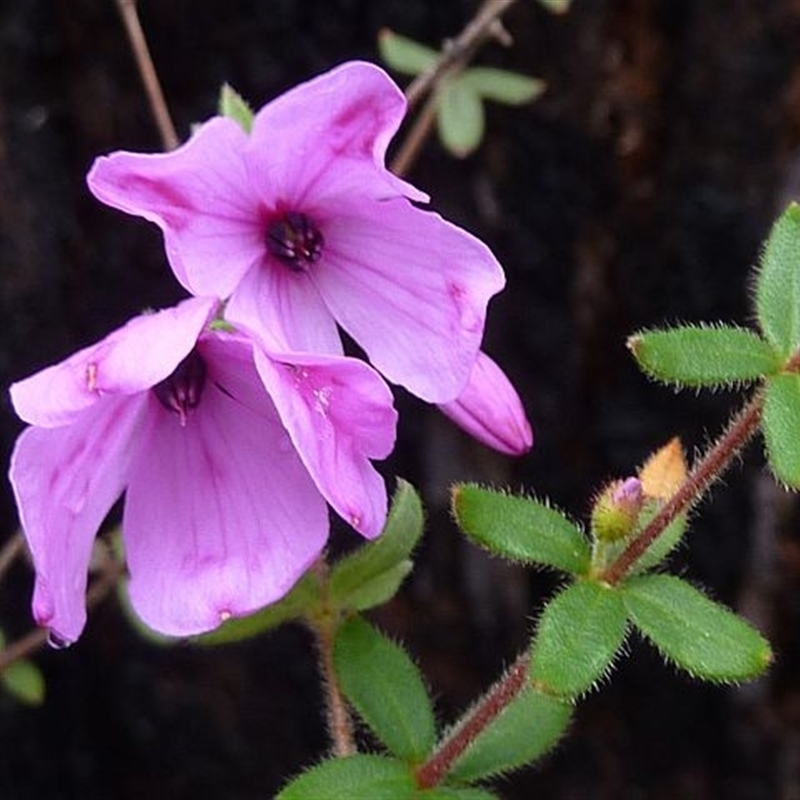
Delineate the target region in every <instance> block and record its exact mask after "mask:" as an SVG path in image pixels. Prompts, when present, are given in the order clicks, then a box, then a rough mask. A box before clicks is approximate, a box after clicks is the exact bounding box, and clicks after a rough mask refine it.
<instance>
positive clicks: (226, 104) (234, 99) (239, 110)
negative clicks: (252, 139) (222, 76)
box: [217, 83, 253, 133]
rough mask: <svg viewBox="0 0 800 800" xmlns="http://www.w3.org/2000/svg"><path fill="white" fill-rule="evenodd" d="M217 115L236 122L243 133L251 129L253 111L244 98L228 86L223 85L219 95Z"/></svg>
mask: <svg viewBox="0 0 800 800" xmlns="http://www.w3.org/2000/svg"><path fill="white" fill-rule="evenodd" d="M217 106H218V109H219V113H220V114H221V115H222V116H223V117H228V119H232V120H234V121H235V122H238V123H239V124H240V125H241V126H242V128H243V129H244V132H245V133H250V131H251V130H252V129H253V109H252V108H250V106H249V105H248V103H247V102H246V101H245V100H244V98H243V97H242V96H241V95H240V94H239V93H238V92H237V91H236V90H235V89H234V88H233V87H232V86H230V85H229V84H227V83H224V84H223V85H222V89H221V90H220V93H219V102H218V104H217Z"/></svg>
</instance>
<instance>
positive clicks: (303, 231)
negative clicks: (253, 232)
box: [267, 211, 325, 272]
mask: <svg viewBox="0 0 800 800" xmlns="http://www.w3.org/2000/svg"><path fill="white" fill-rule="evenodd" d="M324 241H325V240H324V239H323V238H322V234H321V233H320V230H319V228H317V226H316V225H315V224H314V223H313V222H312V221H311V220H310V219H309V218H308V217H307V216H306V215H305V214H301V213H299V212H297V211H289V212H287V213H286V214H284V215H283V216H282V217H279V218H278V219H275V220H273V221H272V222H270V223H269V225H268V226H267V250H268V251H269V252H270V254H271V255H273V256H275V258H277V259H278V260H280V261H282V262H283V263H284V264H286V266H287V267H289V269H293V270H296V271H298V272H299V271H303V270H305V269H306V267H307V266H308V265H309V264H313V263H314V262H315V261H316V260H317V259H318V258H319V257H320V256H321V255H322V245H323V244H324Z"/></svg>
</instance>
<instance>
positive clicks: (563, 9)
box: [539, 0, 572, 14]
mask: <svg viewBox="0 0 800 800" xmlns="http://www.w3.org/2000/svg"><path fill="white" fill-rule="evenodd" d="M571 2H572V0H539V3H541V5H543V6H544V7H545V8H546V9H547V10H548V11H549V12H550V13H551V14H566V13H567V11H569V7H570V3H571Z"/></svg>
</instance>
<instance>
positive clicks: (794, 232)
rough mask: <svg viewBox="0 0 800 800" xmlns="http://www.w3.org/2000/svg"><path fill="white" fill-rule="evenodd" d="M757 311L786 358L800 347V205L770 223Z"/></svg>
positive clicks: (762, 265)
mask: <svg viewBox="0 0 800 800" xmlns="http://www.w3.org/2000/svg"><path fill="white" fill-rule="evenodd" d="M756 313H757V315H758V322H759V324H760V325H761V330H762V331H764V335H765V336H766V337H767V339H768V340H769V341H770V342H771V343H772V344H773V345H774V346H775V348H776V349H777V350H778V351H779V352H780V353H781V355H782V356H783V357H784V358H785V359H788V358H790V357H791V356H792V354H793V353H794V352H795V351H796V350H797V349H798V347H800V206H798V205H797V203H790V204H789V207H788V208H787V209H786V211H784V212H783V214H782V215H781V216H780V217H779V218H778V220H777V221H776V222H775V224H774V225H773V226H772V231H771V232H770V235H769V239H767V242H766V245H765V246H764V252H763V253H762V255H761V268H760V270H759V272H758V276H757V281H756Z"/></svg>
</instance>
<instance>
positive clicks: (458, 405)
mask: <svg viewBox="0 0 800 800" xmlns="http://www.w3.org/2000/svg"><path fill="white" fill-rule="evenodd" d="M439 410H440V411H442V412H443V413H444V414H445V415H446V416H447V417H449V418H450V419H451V420H452V421H453V422H455V423H456V425H458V426H459V427H461V428H463V429H464V430H465V431H466V432H467V433H469V434H470V435H471V436H474V437H475V438H476V439H477V440H478V441H479V442H483V444H485V445H488V446H489V447H493V448H494V449H495V450H499V451H500V452H501V453H508V454H509V455H513V456H518V455H522V454H523V453H526V452H527V451H528V450H530V449H531V447H532V446H533V431H532V430H531V426H530V423H529V422H528V419H527V417H526V416H525V409H524V408H523V407H522V401H521V400H520V399H519V395H518V394H517V392H516V390H515V389H514V387H513V386H512V385H511V382H510V381H509V380H508V378H507V377H506V375H505V373H504V372H503V371H502V370H501V369H500V367H498V366H497V364H495V363H494V361H492V359H491V358H489V356H487V355H486V353H483V352H480V353H478V359H477V361H476V362H475V366H474V367H473V369H472V374H471V375H470V379H469V383H468V384H467V387H466V389H464V391H463V392H462V393H461V394H460V395H459V396H458V397H457V398H456V399H455V400H453V401H452V402H450V403H444V404H442V405H440V406H439Z"/></svg>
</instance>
